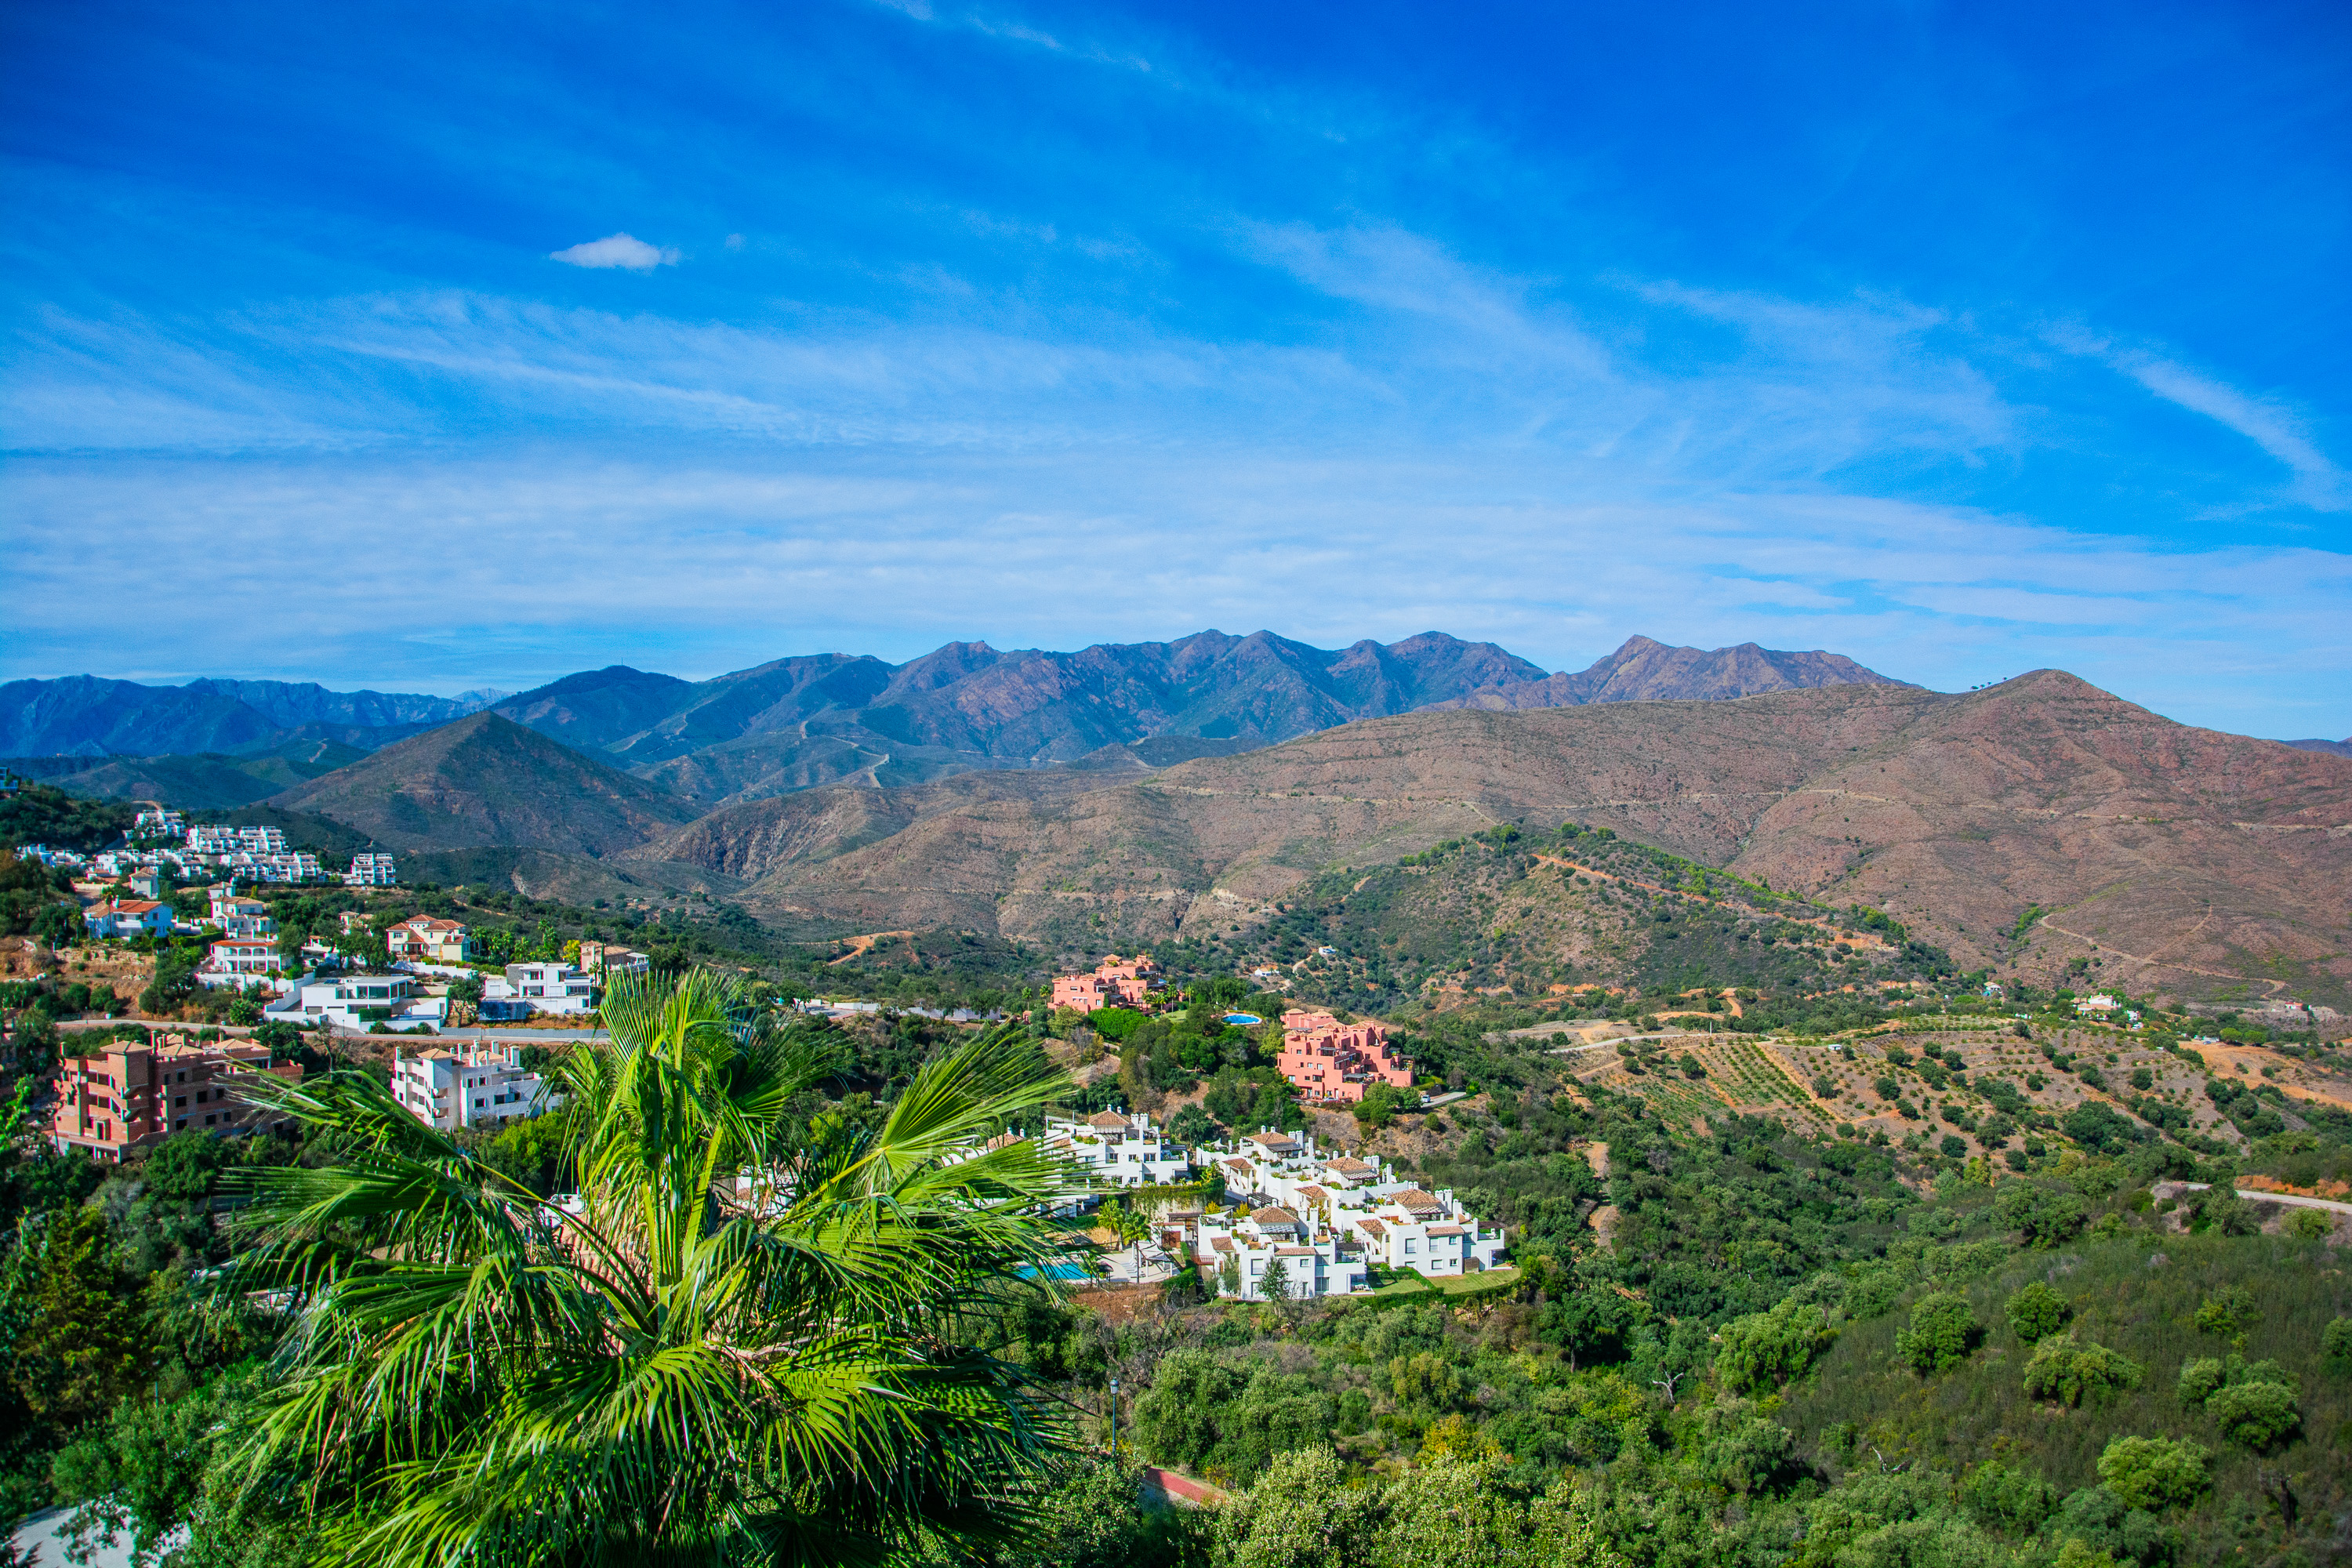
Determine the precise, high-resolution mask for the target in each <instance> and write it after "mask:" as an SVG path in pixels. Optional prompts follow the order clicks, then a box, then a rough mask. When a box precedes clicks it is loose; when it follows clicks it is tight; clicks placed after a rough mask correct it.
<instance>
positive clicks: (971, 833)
mask: <svg viewBox="0 0 2352 1568" xmlns="http://www.w3.org/2000/svg"><path fill="white" fill-rule="evenodd" d="M1017 779H1018V776H1016V778H1013V779H1007V778H1003V777H1002V776H1001V775H1000V776H998V777H996V778H993V779H991V780H989V781H988V787H986V788H982V787H981V785H980V781H979V780H978V779H976V778H972V777H966V778H957V779H950V780H948V781H945V782H944V783H941V784H930V785H926V786H922V787H921V788H919V789H899V790H884V791H874V790H870V789H860V790H852V789H844V788H842V787H840V786H833V787H828V788H824V789H819V790H813V791H807V792H803V793H800V794H796V795H791V796H787V797H783V798H781V799H772V800H762V801H755V802H750V803H746V804H742V805H736V806H733V807H729V808H725V809H722V810H720V811H718V812H714V813H712V814H711V815H709V816H705V817H703V818H701V819H699V820H698V821H697V822H695V823H693V824H691V825H689V826H686V827H683V828H681V829H679V830H678V831H677V832H676V833H673V834H671V835H670V836H668V837H666V838H662V839H657V840H656V841H654V842H651V843H649V844H647V845H646V846H645V847H641V848H639V849H636V850H634V851H631V852H630V853H629V855H628V856H627V857H625V859H627V860H633V861H639V862H644V863H647V864H653V863H661V864H665V865H666V866H669V867H671V868H674V867H675V865H676V864H677V862H680V861H688V862H692V863H694V864H697V865H699V866H701V867H703V868H706V869H707V870H708V871H709V872H710V873H712V874H714V875H716V876H719V877H722V878H724V879H727V881H728V882H729V883H730V884H732V885H733V889H734V896H736V897H737V898H738V899H739V900H740V901H741V902H742V903H743V904H744V905H745V906H746V907H748V908H750V909H751V910H754V911H755V912H760V913H763V914H765V915H767V916H768V917H769V918H772V919H777V920H786V921H796V922H814V923H817V924H821V925H831V926H833V927H835V928H836V929H843V930H859V931H873V930H887V929H903V928H908V927H916V928H921V927H932V926H958V927H967V928H971V929H976V930H982V931H992V932H995V933H998V934H1001V935H1004V936H1009V937H1015V938H1019V939H1022V940H1025V941H1030V942H1039V943H1042V944H1044V945H1046V946H1048V947H1052V948H1056V949H1061V950H1065V951H1077V950H1086V949H1092V950H1094V951H1101V950H1103V949H1105V948H1118V947H1121V946H1123V945H1129V944H1137V943H1142V944H1149V943H1151V942H1162V941H1167V940H1170V939H1171V938H1177V937H1183V936H1190V935H1194V934H1199V933H1202V932H1214V933H1217V934H1220V935H1223V934H1226V933H1229V932H1230V933H1239V934H1238V935H1236V937H1235V940H1243V939H1244V938H1245V937H1246V935H1247V933H1248V931H1251V930H1252V929H1254V928H1255V927H1256V926H1258V925H1260V924H1262V923H1263V922H1264V921H1267V920H1268V919H1270V918H1271V917H1272V915H1273V914H1274V913H1275V912H1276V910H1277V907H1278V905H1279V904H1280V902H1281V901H1282V900H1283V899H1284V898H1285V897H1286V895H1287V894H1288V893H1289V892H1290V891H1291V890H1292V889H1296V888H1297V887H1298V886H1299V885H1300V884H1301V883H1303V882H1304V881H1306V880H1307V879H1308V878H1309V877H1311V876H1312V875H1314V874H1315V873H1317V872H1318V871H1320V870H1325V869H1328V868H1331V867H1334V866H1349V867H1357V868H1363V867H1369V866H1372V865H1376V864H1381V863H1387V862H1392V861H1394V860H1396V859H1398V858H1402V857H1403V856H1406V855H1410V854H1413V853H1417V852H1419V851H1421V850H1423V849H1426V848H1428V847H1431V846H1433V845H1434V844H1437V843H1440V842H1443V841H1444V840H1446V839H1449V838H1453V837H1460V836H1462V835H1464V834H1465V833H1470V832H1475V831H1478V830H1480V829H1483V828H1485V827H1487V826H1494V825H1496V824H1498V823H1504V822H1523V823H1527V824H1529V825H1533V826H1540V827H1543V828H1545V829H1549V828H1550V827H1551V826H1556V825H1557V824H1558V823H1559V822H1561V821H1563V820H1573V821H1577V822H1580V823H1584V824H1587V825H1589V826H1603V827H1609V828H1612V829H1613V830H1615V831H1617V832H1619V833H1621V834H1622V835H1624V836H1626V837H1633V838H1635V839H1638V840H1640V841H1642V842H1643V843H1648V844H1653V845H1656V846H1658V847H1663V848H1666V849H1670V850H1673V851H1675V853H1677V854H1682V855H1685V856H1688V857H1690V858H1693V859H1695V860H1699V861H1702V862H1705V863H1706V864H1709V865H1714V866H1720V867H1726V868H1729V869H1731V870H1733V871H1735V872H1738V873H1739V874H1741V875H1744V876H1748V877H1751V878H1755V879H1761V880H1764V881H1767V882H1769V884H1770V885H1771V886H1772V887H1774V888H1776V889H1782V890H1784V891H1793V892H1798V893H1801V894H1804V895H1806V896H1809V897H1812V898H1816V899H1820V900H1826V901H1830V902H1832V903H1835V904H1838V905H1841V906H1842V905H1843V904H1846V903H1848V902H1860V903H1864V904H1867V905H1871V906H1873V907H1875V908H1880V909H1884V910H1887V911H1888V912H1890V913H1892V914H1893V915H1895V917H1896V918H1897V919H1899V920H1901V921H1905V922H1906V924H1908V925H1910V926H1911V927H1912V928H1913V929H1914V931H1916V932H1918V933H1920V934H1921V935H1923V936H1924V937H1926V938H1927V940H1929V941H1931V942H1936V943H1937V944H1938V945H1941V946H1944V947H1946V948H1948V950H1949V951H1950V952H1952V954H1953V956H1954V957H1955V958H1956V959H1958V960H1959V961H1960V963H1962V965H1963V967H1968V968H1974V967H1979V966H1984V967H1990V968H1993V969H1996V970H1998V971H2000V972H2002V973H2009V972H2011V969H2012V968H2013V969H2014V972H2015V973H2020V974H2022V975H2026V976H2028V977H2031V978H2033V979H2036V980H2037V981H2040V982H2043V983H2047V982H2048V981H2050V980H2052V979H2053V978H2055V977H2056V976H2057V975H2058V974H2060V973H2063V972H2064V971H2065V969H2066V968H2067V966H2069V965H2071V964H2072V963H2073V961H2074V960H2075V959H2077V958H2081V959H2084V960H2085V962H2086V963H2088V962H2090V961H2093V960H2096V961H2097V962H2098V963H2099V965H2100V970H2101V973H2102V974H2103V975H2105V976H2107V977H2110V978H2112V979H2114V980H2115V981H2116V983H2118V984H2129V985H2131V986H2132V987H2133V988H2135V989H2150V990H2154V989H2163V990H2166V991H2169V992H2172V993H2174V994H2225V993H2228V992H2231V990H2232V989H2235V990H2237V991H2239V992H2241V993H2243V994H2250V995H2252V996H2254V997H2260V996H2263V995H2269V994H2278V993H2281V992H2294V993H2296V994H2309V995H2311V996H2314V997H2315V998H2317V999H2324V1000H2331V1001H2339V1002H2340V999H2341V998H2343V997H2344V996H2345V995H2346V994H2347V986H2352V951H2347V950H2352V929H2347V928H2352V763H2347V762H2346V761H2345V760H2343V759H2340V758H2336V757H2333V756H2327V755H2322V754H2315V753H2313V752H2305V751H2300V750H2296V749H2294V748H2291V747H2288V746H2284V745H2282V744H2280V743H2278V742H2272V741H2257V740H2251V739H2248V738H2245V737H2242V736H2234V735H2227V734H2222V733H2221V732H2218V731H2208V730H2198V729H2192V728H2190V727H2188V726H2185V725H2180V724H2176V723H2174V722H2172V721H2168V720H2166V719H2163V718H2160V717H2158V715H2156V714H2153V713H2150V712H2148V711H2147V710H2145V709H2141V708H2138V707H2136V706H2135V705H2133V704H2131V703H2128V702H2126V701H2124V700H2121V699H2119V698H2116V697H2114V696H2112V695H2110V694H2108V693H2106V692H2104V691H2101V690H2099V689H2096V688H2095V687H2092V686H2089V685H2087V684H2085V683H2084V682H2083V681H2081V680H2078V679H2074V677H2072V676H2068V675H2065V674H2063V673H2062V672H2058V671H2047V670H2045V671H2039V672H2036V673H2034V674H2032V675H2028V676H2023V677H2020V678H2018V679H2015V680H2011V681H2008V682H2004V683H2002V684H2001V685H1999V686H1996V687H1990V688H1987V689H1983V690H1981V691H1975V692H1968V693H1962V694H1958V695H1945V694H1939V693H1936V692H1929V691H1923V690H1920V689H1916V688H1910V687H1890V686H1885V685H1879V686H1861V685H1846V686H1838V687H1831V688H1824V689H1808V690H1796V691H1784V692H1778V693H1770V694H1766V695H1762V696H1757V697H1749V698H1745V699H1739V700H1731V701H1721V702H1692V701H1674V702H1642V703H1620V704H1608V705H1595V706H1589V707H1583V708H1570V709H1561V710H1532V711H1489V710H1477V709H1454V710H1442V711H1437V712H1419V713H1410V714H1403V715H1398V716H1392V717H1387V718H1381V719H1373V720H1367V721H1360V722H1358V723H1355V724H1350V725H1348V726H1346V727H1344V728H1339V729H1334V730H1329V731H1321V732H1319V733H1316V734H1312V735H1308V736H1305V737H1301V738H1299V739H1297V740H1293V741H1291V742H1287V743H1285V744H1282V745H1278V746H1275V747H1270V748H1265V749H1261V750H1257V751H1253V752H1246V753H1244V754H1241V755H1237V756H1231V757H1223V758H1205V759H1201V760H1198V761H1194V762H1190V763H1182V764H1181V765H1178V766H1175V767H1171V768H1167V769H1164V770H1160V771H1156V772H1150V773H1142V772H1140V770H1139V771H1138V775H1137V776H1134V777H1131V778H1126V779H1118V778H1109V779H1105V780H1104V781H1103V782H1102V784H1101V785H1100V786H1099V787H1096V788H1091V789H1087V788H1083V787H1076V786H1074V785H1072V784H1070V783H1068V782H1066V775H1065V779H1064V781H1060V782H1057V784H1056V787H1055V788H1053V789H1052V790H1050V791H1045V790H1039V791H1034V792H1023V791H1020V790H1018V789H1016V788H1015V787H1013V786H1014V785H1015V784H1016V783H1017Z"/></svg>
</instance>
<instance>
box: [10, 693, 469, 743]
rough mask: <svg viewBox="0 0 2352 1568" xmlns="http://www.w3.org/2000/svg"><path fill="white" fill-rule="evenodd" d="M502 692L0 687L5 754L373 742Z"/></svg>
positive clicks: (458, 713)
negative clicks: (296, 736)
mask: <svg viewBox="0 0 2352 1568" xmlns="http://www.w3.org/2000/svg"><path fill="white" fill-rule="evenodd" d="M503 695H504V693H501V692H496V691H478V692H470V693H468V694H467V695H466V696H465V697H425V696H422V695H418V694H415V693H412V692H383V691H330V690H328V689H326V688H325V687H323V686H319V685H315V684H308V683H305V684H299V685H298V684H295V683H292V682H289V681H283V680H192V681H190V682H189V683H188V684H187V685H185V686H142V685H141V684H139V683H138V682H136V681H131V680H108V679H104V678H102V677H100V676H95V675H70V676H67V677H65V678H64V679H58V680H12V681H10V682H8V683H7V684H6V685H5V686H0V756H14V757H51V756H78V757H156V756H180V755H189V754H194V753H197V752H225V753H230V754H238V753H244V752H253V751H260V750H268V749H269V748H271V747H275V746H278V745H280V744H282V743H283V742H285V741H286V740H287V739H288V738H289V735H290V734H292V733H295V732H302V733H306V734H308V735H310V736H311V737H313V738H316V739H321V740H332V741H336V742H341V743H342V744H345V745H352V746H357V747H359V748H360V749H361V750H362V751H373V749H375V747H377V746H381V745H384V744H387V743H389V742H392V741H395V740H398V739H400V738H401V737H403V736H404V735H411V734H414V733H415V732H416V731H418V730H419V729H423V728H426V727H429V726H431V725H435V724H446V723H448V722H449V721H451V720H453V719H462V718H464V717H465V716H466V715H467V714H468V713H474V712H478V711H479V710H482V709H484V708H487V707H488V706H489V705H490V704H491V703H492V702H495V701H497V700H499V698H500V697H502V696H503Z"/></svg>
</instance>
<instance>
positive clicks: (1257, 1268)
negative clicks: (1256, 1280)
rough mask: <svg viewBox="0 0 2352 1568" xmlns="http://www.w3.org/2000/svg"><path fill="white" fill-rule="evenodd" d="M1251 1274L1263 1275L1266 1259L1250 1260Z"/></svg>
mask: <svg viewBox="0 0 2352 1568" xmlns="http://www.w3.org/2000/svg"><path fill="white" fill-rule="evenodd" d="M1250 1272H1251V1273H1252V1274H1263V1273H1265V1259H1264V1258H1251V1259H1250Z"/></svg>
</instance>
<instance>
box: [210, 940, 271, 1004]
mask: <svg viewBox="0 0 2352 1568" xmlns="http://www.w3.org/2000/svg"><path fill="white" fill-rule="evenodd" d="M284 967H285V962H284V961H283V960H282V959H280V958H279V957H278V944H277V943H276V942H270V941H268V939H266V938H263V937H246V936H233V937H230V938H228V939H227V940H226V941H225V942H214V943H213V944H212V945H211V946H210V947H208V948H207V949H206V950H205V963H204V967H203V968H201V969H199V970H197V971H196V984H199V985H202V986H204V987H205V989H207V990H211V991H220V990H238V991H241V990H243V989H245V987H247V985H250V984H254V983H255V982H257V981H258V982H261V983H263V984H270V988H271V989H272V990H278V989H281V987H278V986H277V985H275V984H271V983H272V982H274V981H275V980H276V978H277V976H278V971H279V970H281V969H283V968H284Z"/></svg>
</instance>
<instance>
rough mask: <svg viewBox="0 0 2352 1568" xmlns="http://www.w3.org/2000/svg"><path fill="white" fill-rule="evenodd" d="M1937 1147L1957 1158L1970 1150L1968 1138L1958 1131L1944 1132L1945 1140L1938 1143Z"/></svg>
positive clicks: (1945, 1153) (1950, 1156)
mask: <svg viewBox="0 0 2352 1568" xmlns="http://www.w3.org/2000/svg"><path fill="white" fill-rule="evenodd" d="M1936 1148H1937V1151H1938V1152H1941V1153H1943V1154H1944V1155H1945V1156H1947V1157H1948V1158H1950V1159H1954V1160H1957V1159H1958V1158H1959V1157H1960V1156H1961V1155H1963V1154H1965V1153H1967V1152H1969V1143H1968V1140H1967V1139H1965V1138H1963V1137H1961V1136H1960V1135H1959V1134H1958V1133H1957V1132H1947V1133H1945V1134H1944V1137H1943V1141H1942V1142H1939V1143H1937V1145H1936Z"/></svg>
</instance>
